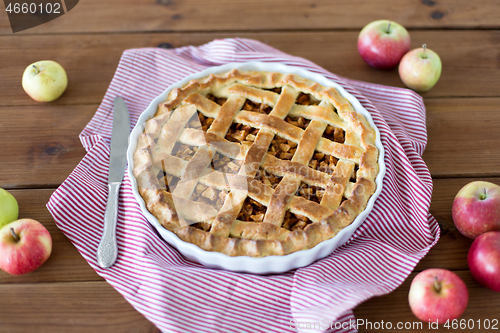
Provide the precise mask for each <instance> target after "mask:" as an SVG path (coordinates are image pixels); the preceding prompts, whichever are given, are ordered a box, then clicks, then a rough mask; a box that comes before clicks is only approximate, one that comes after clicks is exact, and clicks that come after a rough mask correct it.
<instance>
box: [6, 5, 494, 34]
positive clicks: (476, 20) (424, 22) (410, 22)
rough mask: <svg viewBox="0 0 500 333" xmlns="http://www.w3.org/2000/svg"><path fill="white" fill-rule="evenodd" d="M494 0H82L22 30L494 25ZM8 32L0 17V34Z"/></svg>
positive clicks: (268, 28) (86, 31) (71, 30)
mask: <svg viewBox="0 0 500 333" xmlns="http://www.w3.org/2000/svg"><path fill="white" fill-rule="evenodd" d="M498 6H499V4H498V1H496V0H475V1H467V0H387V1H385V2H384V3H380V2H378V1H372V0H352V1H330V0H273V1H269V0H254V1H234V0H210V1H200V0H108V1H100V0H85V1H80V3H79V4H78V5H77V6H76V7H75V8H74V9H73V10H71V11H70V12H68V13H67V14H66V15H64V16H62V17H60V18H59V19H58V20H57V21H52V22H48V23H46V24H44V25H41V26H38V27H35V28H33V29H30V30H28V31H26V32H24V33H23V34H33V33H40V34H42V33H68V32H78V33H89V32H138V31H139V32H145V31H149V32H151V31H162V32H163V31H190V32H192V31H206V30H210V31H220V30H224V31H265V30H318V29H361V28H362V27H363V26H365V25H366V24H367V23H369V22H371V21H374V20H380V19H390V20H394V21H396V22H399V23H401V24H403V25H404V26H406V27H407V28H410V29H414V28H441V29H442V28H461V29H464V28H468V29H470V28H498V27H499V26H500V22H499V20H498V16H496V14H497V10H498ZM492 9H496V10H492ZM10 33H11V30H10V26H9V24H8V22H6V21H0V34H10Z"/></svg>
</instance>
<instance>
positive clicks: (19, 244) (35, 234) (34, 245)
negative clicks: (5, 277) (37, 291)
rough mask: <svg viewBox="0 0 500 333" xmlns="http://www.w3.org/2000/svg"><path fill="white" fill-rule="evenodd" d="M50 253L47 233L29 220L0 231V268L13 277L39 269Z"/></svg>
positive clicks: (11, 224)
mask: <svg viewBox="0 0 500 333" xmlns="http://www.w3.org/2000/svg"><path fill="white" fill-rule="evenodd" d="M51 252H52V238H51V237H50V233H49V231H48V230H47V229H46V228H45V227H44V226H43V225H42V224H41V223H40V222H37V221H35V220H31V219H21V220H17V221H14V222H12V223H10V224H7V225H5V226H4V227H3V228H2V229H0V268H1V269H2V270H4V271H5V272H7V273H10V274H13V275H21V274H25V273H29V272H32V271H34V270H35V269H37V268H38V267H40V266H41V265H42V264H43V263H44V262H45V261H46V260H47V258H49V256H50V253H51Z"/></svg>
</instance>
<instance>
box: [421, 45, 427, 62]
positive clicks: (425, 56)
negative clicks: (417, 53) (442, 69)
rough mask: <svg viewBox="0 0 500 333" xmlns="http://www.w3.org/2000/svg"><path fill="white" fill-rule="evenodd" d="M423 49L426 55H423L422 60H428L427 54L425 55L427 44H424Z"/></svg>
mask: <svg viewBox="0 0 500 333" xmlns="http://www.w3.org/2000/svg"><path fill="white" fill-rule="evenodd" d="M422 48H423V49H424V54H422V58H424V59H427V53H425V51H427V44H423V45H422Z"/></svg>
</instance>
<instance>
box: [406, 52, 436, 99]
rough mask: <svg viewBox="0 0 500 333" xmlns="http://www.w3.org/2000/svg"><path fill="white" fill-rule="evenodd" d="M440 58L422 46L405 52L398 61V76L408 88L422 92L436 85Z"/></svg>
mask: <svg viewBox="0 0 500 333" xmlns="http://www.w3.org/2000/svg"><path fill="white" fill-rule="evenodd" d="M441 69H442V65H441V59H440V58H439V56H438V55H437V53H436V52H434V51H432V50H430V49H428V48H427V47H426V45H425V44H424V45H422V48H419V49H414V50H411V51H410V52H408V53H406V54H405V55H404V56H403V59H401V62H400V63H399V69H398V70H399V77H400V78H401V81H403V83H404V84H405V85H406V86H407V87H408V88H410V89H413V90H415V91H419V92H424V91H427V90H429V89H431V88H432V87H434V85H436V83H437V82H438V80H439V77H440V76H441Z"/></svg>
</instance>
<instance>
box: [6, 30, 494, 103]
mask: <svg viewBox="0 0 500 333" xmlns="http://www.w3.org/2000/svg"><path fill="white" fill-rule="evenodd" d="M225 37H244V38H253V39H257V40H260V41H262V42H264V43H267V44H269V45H271V46H273V47H275V48H277V49H279V50H282V51H284V52H287V53H290V54H292V55H296V56H300V57H304V58H306V59H309V60H311V61H313V62H315V63H317V64H318V65H320V66H322V67H324V68H326V69H327V70H329V71H331V72H333V73H336V74H339V75H342V76H346V77H350V78H353V79H358V80H363V81H367V82H374V83H379V84H386V85H392V86H399V87H402V86H403V83H402V82H401V80H400V79H399V75H398V73H397V70H396V69H395V70H392V71H380V70H376V69H373V68H370V67H368V65H366V64H365V63H364V62H363V60H362V59H361V57H360V56H359V54H358V51H357V47H356V39H357V33H356V32H301V33H293V34H289V33H282V32H276V33H231V34H214V33H194V34H178V33H175V34H113V35H108V34H95V35H60V36H50V35H49V36H46V35H42V36H3V37H0V45H2V48H0V58H1V59H4V67H3V71H2V81H1V82H0V88H1V89H0V106H19V105H40V103H37V102H35V101H33V100H32V99H31V98H30V97H29V96H28V95H27V94H26V93H25V92H24V91H23V89H22V87H21V84H20V81H21V77H22V73H23V71H24V69H25V68H26V66H27V65H29V64H30V63H32V62H34V61H37V60H40V59H53V60H56V61H58V62H59V63H61V65H62V66H63V67H64V68H65V69H66V70H67V73H68V77H69V86H68V89H67V91H66V92H65V93H64V95H63V96H62V97H61V98H60V99H58V100H57V101H55V102H53V103H51V104H53V105H68V104H98V103H100V102H101V100H102V97H103V95H104V93H105V91H106V89H107V87H108V85H109V83H110V81H111V78H112V76H113V73H114V71H115V69H116V66H117V64H118V61H119V59H120V56H121V54H122V52H123V50H125V49H128V48H134V47H155V46H158V45H159V44H161V43H169V44H170V45H171V46H173V47H179V46H184V45H200V44H204V43H207V42H209V41H211V40H213V39H216V38H225ZM412 38H413V44H412V45H413V47H417V46H419V45H421V44H423V43H424V42H425V43H427V45H428V46H429V48H431V49H434V50H435V51H436V52H437V53H438V54H440V55H441V57H442V61H443V66H444V69H443V74H442V77H441V80H440V82H438V84H437V85H436V86H435V87H434V88H433V89H432V90H430V91H429V92H427V93H425V94H423V96H425V97H440V96H445V97H450V96H499V91H500V80H498V77H500V67H499V66H498V64H497V63H498V59H497V56H498V55H497V52H496V49H497V48H498V44H499V43H500V31H415V32H412ZM19 50H23V52H19Z"/></svg>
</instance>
